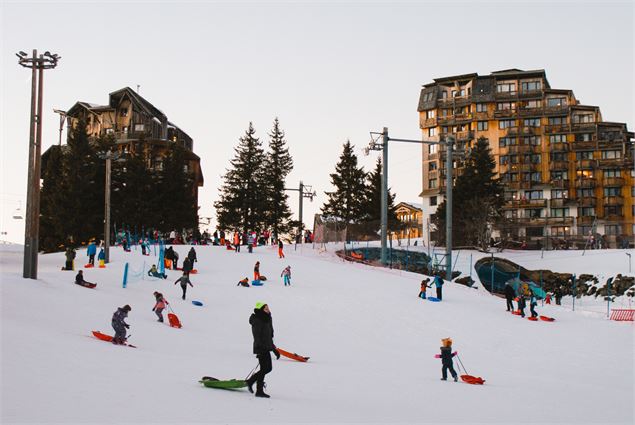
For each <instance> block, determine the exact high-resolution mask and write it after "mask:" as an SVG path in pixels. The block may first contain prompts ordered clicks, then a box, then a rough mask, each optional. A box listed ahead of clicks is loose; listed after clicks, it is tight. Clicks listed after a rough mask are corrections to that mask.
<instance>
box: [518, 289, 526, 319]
mask: <svg viewBox="0 0 635 425" xmlns="http://www.w3.org/2000/svg"><path fill="white" fill-rule="evenodd" d="M525 307H526V303H525V294H523V293H522V291H521V292H520V295H518V311H520V316H521V317H525Z"/></svg>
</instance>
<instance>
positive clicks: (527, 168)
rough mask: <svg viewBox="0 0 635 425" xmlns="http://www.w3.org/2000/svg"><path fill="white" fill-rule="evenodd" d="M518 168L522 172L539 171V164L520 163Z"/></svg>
mask: <svg viewBox="0 0 635 425" xmlns="http://www.w3.org/2000/svg"><path fill="white" fill-rule="evenodd" d="M519 169H520V171H522V172H524V173H529V172H531V171H540V164H532V163H528V164H520V167H519Z"/></svg>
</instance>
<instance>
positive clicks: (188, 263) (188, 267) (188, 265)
mask: <svg viewBox="0 0 635 425" xmlns="http://www.w3.org/2000/svg"><path fill="white" fill-rule="evenodd" d="M181 270H183V273H185V274H187V275H188V276H189V275H190V272H191V271H192V260H190V257H185V260H183V268H182V269H181Z"/></svg>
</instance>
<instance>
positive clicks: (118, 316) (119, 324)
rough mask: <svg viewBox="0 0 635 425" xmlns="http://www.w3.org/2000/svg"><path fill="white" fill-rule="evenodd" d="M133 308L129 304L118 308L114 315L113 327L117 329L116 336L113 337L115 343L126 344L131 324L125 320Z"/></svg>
mask: <svg viewBox="0 0 635 425" xmlns="http://www.w3.org/2000/svg"><path fill="white" fill-rule="evenodd" d="M130 310H132V308H130V306H129V305H128V304H126V305H124V306H123V307H119V308H117V311H115V313H114V314H113V315H112V328H113V329H114V330H115V336H114V337H113V338H112V343H113V344H124V343H125V342H126V329H130V325H129V324H127V323H126V321H125V320H124V319H125V318H126V317H128V313H129V312H130Z"/></svg>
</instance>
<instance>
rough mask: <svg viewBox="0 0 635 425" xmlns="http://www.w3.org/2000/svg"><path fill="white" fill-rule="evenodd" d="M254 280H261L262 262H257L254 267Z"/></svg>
mask: <svg viewBox="0 0 635 425" xmlns="http://www.w3.org/2000/svg"><path fill="white" fill-rule="evenodd" d="M254 280H255V281H259V280H260V261H256V264H255V265H254Z"/></svg>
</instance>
